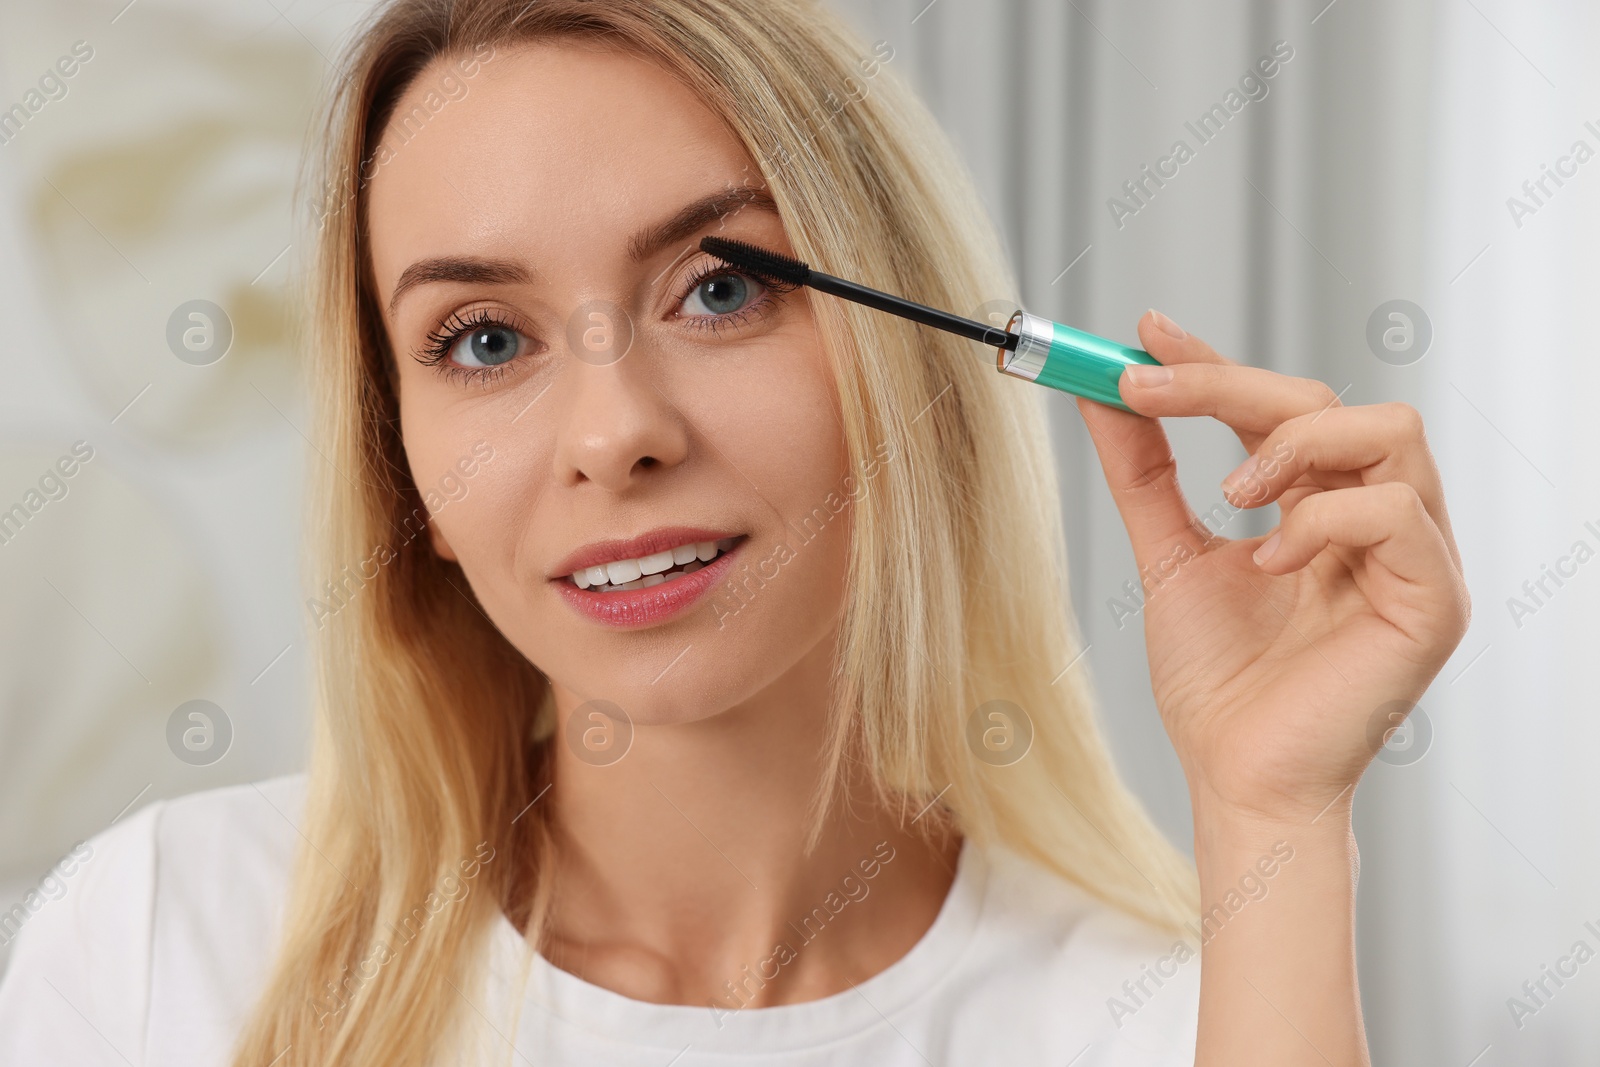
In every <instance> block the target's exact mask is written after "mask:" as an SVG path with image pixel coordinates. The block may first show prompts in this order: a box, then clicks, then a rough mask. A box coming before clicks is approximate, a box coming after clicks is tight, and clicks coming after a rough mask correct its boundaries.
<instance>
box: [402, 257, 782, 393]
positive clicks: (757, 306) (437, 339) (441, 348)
mask: <svg viewBox="0 0 1600 1067" xmlns="http://www.w3.org/2000/svg"><path fill="white" fill-rule="evenodd" d="M724 274H736V275H738V276H739V277H742V278H746V279H749V280H750V281H753V282H755V283H756V284H758V285H760V286H761V288H762V292H761V296H760V297H759V298H758V299H757V300H756V301H755V302H753V303H751V304H749V305H747V306H745V307H742V308H740V309H739V310H738V311H730V312H728V313H727V314H725V315H687V316H684V318H685V319H686V320H689V321H690V322H691V323H692V325H693V328H694V329H697V330H709V331H711V332H712V333H721V332H722V331H723V330H725V329H728V328H729V327H731V326H740V325H743V324H744V323H745V322H748V321H749V320H750V318H751V316H753V315H764V314H766V313H767V312H768V311H769V310H771V307H772V305H773V304H775V303H776V302H777V297H778V295H780V294H782V293H787V292H790V291H791V290H793V289H796V288H799V287H798V286H796V285H795V284H794V283H793V282H786V281H781V280H778V279H775V278H771V279H769V278H760V277H757V276H755V275H753V274H751V273H749V272H747V271H742V270H737V269H735V268H733V267H730V266H728V265H727V264H726V263H723V262H721V261H720V260H708V261H707V262H706V263H704V264H702V265H701V266H700V267H698V268H697V269H696V270H695V272H694V274H693V275H692V276H691V277H690V278H689V280H688V281H687V282H685V283H684V284H683V286H682V287H681V289H680V291H679V293H678V296H677V299H676V300H675V301H674V302H673V306H674V307H679V306H681V305H682V304H683V302H684V301H685V300H687V299H689V295H690V294H691V293H693V292H694V291H695V290H696V289H698V288H699V287H700V286H701V285H702V284H703V283H705V282H706V281H709V280H710V279H712V278H716V277H720V276H721V275H724ZM695 320H702V321H695ZM490 327H495V328H499V329H506V330H515V331H516V332H517V333H518V335H520V336H522V337H523V338H524V339H525V340H527V341H528V342H529V343H530V344H537V342H536V341H534V340H533V338H531V337H528V336H527V334H525V333H523V331H522V330H520V329H518V328H517V326H516V324H515V323H513V322H509V321H507V320H506V319H505V318H504V317H502V316H500V315H497V314H496V313H495V312H494V311H493V310H492V309H490V308H477V309H475V310H473V311H469V312H467V313H466V314H465V315H463V314H461V313H460V312H453V313H452V314H451V315H450V317H449V318H448V319H446V320H445V321H444V322H442V323H440V324H439V326H438V327H437V328H436V329H434V330H432V331H430V332H429V333H428V336H427V337H426V338H425V339H424V343H423V346H422V348H421V350H420V351H418V352H417V353H416V360H417V362H419V363H421V364H423V365H424V366H428V367H436V368H438V371H439V373H441V374H443V375H445V376H446V377H459V378H460V379H462V380H463V381H477V382H481V383H483V384H485V385H487V384H489V383H490V382H492V381H495V380H496V379H498V378H499V377H501V376H502V375H503V374H504V373H505V372H506V370H507V368H509V367H510V366H511V364H512V363H515V362H516V359H511V360H507V361H506V362H505V363H501V364H498V365H496V366H493V367H463V366H461V365H460V364H458V363H456V362H454V361H453V360H451V358H450V353H451V352H452V351H453V350H454V349H455V346H456V344H457V343H458V342H459V341H460V340H461V338H462V337H463V336H465V335H466V334H468V333H471V332H472V331H473V330H482V329H487V328H490ZM518 358H520V357H518Z"/></svg>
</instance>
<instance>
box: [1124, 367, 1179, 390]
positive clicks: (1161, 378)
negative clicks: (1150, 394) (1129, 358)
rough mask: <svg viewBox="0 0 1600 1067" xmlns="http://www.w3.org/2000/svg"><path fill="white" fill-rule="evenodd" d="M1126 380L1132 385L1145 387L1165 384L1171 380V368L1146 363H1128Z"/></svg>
mask: <svg viewBox="0 0 1600 1067" xmlns="http://www.w3.org/2000/svg"><path fill="white" fill-rule="evenodd" d="M1128 380H1129V381H1130V382H1132V383H1133V384H1134V385H1137V386H1140V387H1141V388H1145V389H1148V388H1150V387H1152V386H1156V385H1166V384H1167V383H1168V382H1170V381H1172V368H1171V367H1158V366H1151V365H1150V364H1148V363H1130V364H1128Z"/></svg>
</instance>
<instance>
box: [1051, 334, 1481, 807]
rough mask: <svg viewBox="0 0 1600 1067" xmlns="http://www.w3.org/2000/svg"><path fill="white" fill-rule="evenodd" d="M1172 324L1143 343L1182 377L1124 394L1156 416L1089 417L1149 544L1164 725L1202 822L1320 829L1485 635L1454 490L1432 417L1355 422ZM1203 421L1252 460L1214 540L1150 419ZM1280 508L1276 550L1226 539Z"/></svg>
mask: <svg viewBox="0 0 1600 1067" xmlns="http://www.w3.org/2000/svg"><path fill="white" fill-rule="evenodd" d="M1163 322H1166V323H1167V325H1169V326H1170V325H1171V324H1170V320H1165V317H1164V316H1160V315H1159V313H1157V312H1150V313H1148V314H1146V315H1145V316H1144V317H1143V318H1142V319H1141V320H1140V323H1139V338H1140V340H1141V341H1142V342H1143V343H1144V346H1145V349H1146V351H1148V352H1149V353H1150V354H1151V355H1152V356H1154V357H1155V358H1156V359H1157V360H1159V361H1160V362H1161V363H1162V364H1164V365H1165V366H1163V367H1159V368H1130V370H1129V371H1126V372H1124V373H1123V376H1122V381H1121V394H1122V398H1123V400H1124V402H1126V403H1127V404H1128V406H1129V407H1131V408H1133V409H1134V410H1135V411H1137V412H1139V414H1138V415H1130V414H1128V413H1126V412H1122V411H1118V410H1116V409H1114V408H1110V407H1106V406H1104V405H1101V404H1096V403H1093V402H1091V401H1087V400H1080V401H1079V402H1078V406H1079V408H1080V410H1081V411H1082V412H1083V416H1084V420H1085V422H1086V423H1087V424H1088V427H1089V431H1090V433H1091V435H1092V437H1093V439H1094V443H1095V448H1096V450H1097V451H1098V452H1099V455H1100V462H1101V465H1102V466H1103V467H1104V468H1105V474H1106V479H1107V481H1108V483H1109V484H1110V487H1111V493H1112V496H1113V497H1114V499H1115V500H1116V504H1117V508H1118V510H1119V511H1120V513H1121V515H1122V520H1123V523H1124V524H1125V525H1126V527H1127V530H1128V535H1129V537H1130V538H1131V539H1132V542H1133V551H1134V557H1135V559H1136V560H1137V562H1138V567H1139V573H1140V576H1141V585H1142V586H1143V587H1144V596H1145V607H1144V623H1145V639H1146V644H1147V646H1148V652H1149V658H1150V677H1151V685H1152V688H1153V690H1154V693H1155V700H1156V706H1157V707H1158V708H1159V709H1160V712H1161V716H1162V719H1163V721H1164V722H1165V724H1166V729H1167V732H1168V734H1169V736H1170V737H1171V739H1172V743H1173V745H1174V746H1175V747H1176V749H1177V752H1178V756H1179V759H1180V761H1181V762H1182V764H1183V767H1184V773H1185V774H1186V776H1187V777H1188V781H1189V787H1190V792H1191V795H1192V796H1193V797H1194V799H1195V803H1196V807H1197V810H1198V809H1199V808H1200V807H1201V806H1202V805H1204V806H1207V807H1213V806H1214V807H1217V808H1219V809H1220V810H1221V811H1222V812H1225V813H1228V814H1236V815H1239V816H1241V817H1247V818H1260V819H1265V820H1267V821H1279V820H1282V821H1292V822H1309V821H1310V820H1311V819H1313V818H1315V817H1316V816H1317V815H1318V813H1319V812H1321V811H1322V810H1324V809H1326V808H1327V806H1328V805H1329V804H1330V803H1332V802H1334V801H1335V800H1336V799H1337V798H1339V797H1341V796H1348V795H1349V794H1352V793H1353V792H1354V790H1353V786H1354V785H1355V783H1356V781H1357V780H1358V779H1359V778H1360V776H1361V774H1362V772H1363V771H1364V770H1365V769H1366V767H1367V764H1368V763H1369V762H1370V761H1371V759H1372V757H1373V756H1374V755H1375V754H1376V752H1377V744H1378V743H1381V740H1382V739H1383V736H1384V735H1383V733H1382V730H1381V729H1379V730H1377V732H1376V734H1375V733H1374V731H1373V729H1372V728H1371V727H1372V724H1373V723H1377V724H1378V725H1379V726H1380V727H1391V726H1392V725H1394V721H1391V720H1390V719H1389V718H1388V715H1389V713H1390V710H1391V709H1394V708H1395V707H1397V706H1400V707H1403V708H1405V709H1406V710H1409V707H1410V706H1411V705H1412V704H1414V703H1415V702H1416V701H1417V700H1418V699H1420V697H1421V696H1422V693H1423V691H1424V690H1425V689H1426V688H1427V686H1428V684H1429V683H1430V682H1431V681H1432V679H1433V678H1434V676H1435V675H1436V674H1437V673H1438V672H1439V670H1440V668H1442V667H1443V666H1444V663H1445V661H1446V660H1447V659H1448V658H1449V656H1450V653H1451V651H1452V650H1453V649H1454V648H1455V647H1456V645H1457V644H1458V643H1459V642H1460V640H1461V637H1462V635H1463V634H1464V633H1465V632H1466V627H1467V619H1468V615H1469V605H1468V597H1467V590H1466V585H1465V583H1464V582H1463V580H1462V573H1461V558H1460V554H1459V553H1458V551H1457V549H1456V544H1455V538H1454V537H1453V536H1452V534H1451V531H1450V520H1449V517H1448V515H1447V514H1446V513H1445V506H1444V497H1443V494H1442V491H1441V487H1440V483H1439V472H1438V470H1437V468H1436V467H1435V465H1434V462H1433V456H1432V454H1431V453H1430V452H1429V450H1428V445H1427V442H1426V440H1424V438H1423V431H1422V422H1421V419H1420V418H1419V416H1418V415H1417V412H1416V410H1415V409H1414V408H1411V407H1409V406H1408V405H1405V404H1373V405H1367V406H1361V407H1345V406H1343V405H1341V404H1340V402H1339V399H1338V397H1337V396H1336V395H1335V394H1334V392H1333V390H1332V389H1330V388H1329V387H1328V386H1326V385H1324V384H1323V383H1322V382H1319V381H1315V380H1312V379H1307V378H1291V377H1287V376H1285V375H1282V374H1277V373H1274V372H1273V371H1269V370H1263V369H1260V368H1257V367H1247V366H1241V365H1240V364H1237V363H1235V362H1233V361H1232V360H1229V359H1225V358H1224V357H1222V356H1220V355H1218V354H1217V353H1216V352H1214V351H1212V349H1211V347H1210V346H1209V345H1207V344H1206V343H1205V342H1204V341H1202V340H1200V339H1199V338H1197V337H1193V336H1188V335H1184V334H1183V331H1182V330H1181V329H1180V328H1178V327H1175V326H1173V327H1172V330H1174V331H1176V334H1178V336H1175V335H1174V334H1173V333H1170V332H1168V331H1167V330H1166V329H1164V328H1163V326H1162V323H1163ZM1141 371H1149V372H1154V373H1152V374H1150V377H1151V378H1152V379H1159V378H1161V377H1163V376H1167V375H1170V378H1169V379H1168V380H1166V381H1164V382H1163V381H1159V380H1156V381H1151V382H1148V383H1147V382H1144V381H1141V380H1138V376H1139V375H1140V372H1141ZM1194 415H1209V416H1212V417H1214V418H1216V419H1218V420H1220V421H1222V422H1224V423H1226V424H1227V425H1228V426H1229V427H1230V428H1231V429H1232V430H1233V431H1234V433H1235V434H1237V435H1238V438H1239V440H1240V442H1242V443H1243V445H1244V447H1245V449H1246V450H1247V451H1248V452H1249V453H1250V454H1251V456H1250V459H1248V460H1247V461H1246V465H1245V466H1244V467H1241V468H1240V469H1239V470H1238V471H1236V472H1235V473H1234V474H1233V475H1231V476H1230V480H1231V487H1232V489H1233V491H1232V492H1228V489H1229V488H1230V483H1228V482H1225V484H1224V492H1225V493H1226V496H1225V497H1224V496H1222V495H1219V496H1218V498H1217V499H1216V500H1215V502H1214V505H1216V506H1213V502H1208V503H1207V509H1208V510H1207V512H1206V518H1205V520H1204V521H1202V519H1201V517H1199V516H1197V515H1196V514H1195V511H1194V510H1193V509H1192V508H1191V507H1190V506H1189V504H1188V502H1187V501H1186V500H1185V499H1184V497H1183V494H1182V492H1181V491H1180V489H1179V487H1178V478H1177V466H1176V463H1175V461H1174V459H1173V455H1172V451H1171V448H1170V447H1169V445H1168V443H1167V435H1166V433H1165V432H1164V431H1163V430H1162V428H1161V424H1160V423H1159V422H1158V421H1156V419H1155V418H1146V417H1144V416H1194ZM1252 460H1253V461H1255V462H1256V463H1257V466H1256V467H1255V468H1254V469H1253V470H1247V469H1246V467H1247V466H1248V465H1249V464H1250V462H1251V461H1252ZM1272 501H1277V503H1278V507H1279V511H1280V513H1281V515H1282V522H1281V524H1280V526H1279V527H1278V529H1277V530H1275V531H1274V532H1273V533H1271V534H1270V535H1269V536H1266V537H1256V538H1246V539H1240V540H1229V539H1227V538H1226V537H1221V536H1216V534H1217V533H1224V534H1225V533H1226V532H1227V528H1228V522H1229V520H1230V519H1232V520H1233V521H1234V522H1237V521H1238V520H1237V518H1236V517H1235V516H1236V515H1237V514H1238V509H1239V508H1240V507H1244V508H1254V507H1261V506H1263V505H1265V504H1268V503H1270V502H1272ZM1208 524H1209V526H1208ZM1396 702H1403V704H1400V705H1397V704H1396Z"/></svg>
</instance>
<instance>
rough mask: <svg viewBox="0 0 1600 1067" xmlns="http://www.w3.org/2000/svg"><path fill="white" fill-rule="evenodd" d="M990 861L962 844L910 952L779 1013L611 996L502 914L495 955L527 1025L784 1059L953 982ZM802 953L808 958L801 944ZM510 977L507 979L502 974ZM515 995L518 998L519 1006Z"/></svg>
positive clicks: (665, 1047)
mask: <svg viewBox="0 0 1600 1067" xmlns="http://www.w3.org/2000/svg"><path fill="white" fill-rule="evenodd" d="M989 873H990V872H989V863H988V861H987V858H986V857H985V856H984V854H983V852H982V850H981V849H980V848H978V847H977V846H975V845H974V844H973V843H972V840H971V838H964V839H963V840H962V843H961V852H960V855H959V857H958V859H957V861H956V873H955V877H954V878H953V879H952V881H951V883H950V890H949V892H948V893H947V894H946V895H945V899H944V903H943V904H942V905H940V908H939V913H938V914H937V915H936V916H935V917H934V920H933V922H932V924H931V925H930V926H929V927H928V929H927V931H926V932H924V933H923V935H922V937H921V938H919V939H918V940H917V942H916V943H915V944H914V945H912V946H911V948H910V949H909V950H908V951H907V952H906V954H905V955H903V956H901V957H900V958H899V959H898V960H896V961H894V962H893V963H891V964H890V965H889V966H888V967H886V968H884V969H883V970H882V971H880V972H878V973H877V974H875V975H873V976H872V977H871V978H868V979H867V980H866V981H864V982H860V983H857V984H856V985H855V987H854V988H852V989H847V990H845V991H843V992H840V993H835V994H833V995H831V996H827V997H823V998H821V999H818V1000H808V1001H802V1002H800V1003H797V1004H781V1005H777V1006H775V1007H764V1008H741V1009H735V1008H733V1007H731V1006H728V1007H727V1008H726V1010H719V1011H713V1009H712V1008H711V1006H710V1005H709V1004H705V1005H699V1006H696V1005H690V1004H653V1003H650V1002H648V1001H642V1000H635V999H633V998H631V997H626V996H623V995H622V994H620V993H615V992H613V991H611V990H609V989H606V988H604V987H602V986H598V985H595V984H593V983H591V982H588V981H586V980H584V979H582V978H580V977H578V976H577V975H575V974H572V973H571V972H569V971H564V970H562V969H561V968H559V967H557V966H555V964H553V963H551V962H550V961H549V960H548V959H546V958H545V957H544V955H543V954H542V953H540V952H537V951H535V950H533V948H532V946H530V945H529V944H528V943H527V940H526V939H525V938H524V937H523V936H522V933H521V932H520V931H519V930H518V929H517V928H516V926H515V925H513V924H512V922H511V920H510V919H509V918H508V917H507V916H506V915H505V913H504V912H501V913H500V915H499V920H498V922H497V923H496V925H495V928H494V937H495V942H496V945H495V948H496V951H498V952H505V953H509V954H513V955H512V958H515V959H519V960H520V961H521V962H522V963H523V964H524V967H525V969H523V970H522V973H523V974H525V975H526V979H525V983H524V988H523V991H522V996H521V998H520V1000H521V1001H522V1004H523V1010H522V1012H521V1014H522V1015H523V1017H524V1021H525V1022H526V1021H532V1020H534V1019H539V1018H546V1019H554V1020H559V1021H561V1022H563V1023H566V1024H568V1025H571V1026H574V1027H577V1028H579V1029H582V1030H586V1031H589V1032H591V1033H593V1034H599V1035H604V1036H605V1037H607V1038H609V1039H611V1040H614V1041H622V1042H625V1043H627V1044H631V1045H633V1046H636V1047H639V1048H655V1049H659V1050H661V1051H664V1052H667V1053H668V1054H669V1055H673V1054H679V1053H681V1052H682V1051H683V1049H684V1047H685V1046H686V1045H693V1046H694V1047H695V1048H697V1049H701V1050H704V1051H716V1052H731V1053H738V1052H778V1051H793V1050H798V1049H805V1048H815V1047H817V1046H818V1045H822V1044H826V1043H827V1042H829V1041H835V1040H839V1039H841V1038H844V1037H848V1036H850V1035H852V1034H855V1033H859V1032H860V1031H862V1030H866V1029H869V1028H871V1027H875V1026H884V1025H888V1024H887V1023H886V1021H885V1018H886V1017H887V1016H892V1015H893V1014H894V1013H895V1012H896V1011H898V1010H900V1009H901V1008H903V1007H905V1006H906V1005H908V1004H910V1003H912V1002H914V1001H916V1000H918V999H919V998H921V997H922V996H924V995H925V994H926V993H927V992H928V991H929V990H930V989H932V987H934V986H935V985H937V984H939V983H940V982H942V981H944V980H945V979H947V978H948V977H949V976H950V974H951V973H952V971H953V969H954V966H955V964H956V962H957V961H958V960H959V959H960V957H961V955H962V954H963V952H965V950H966V948H967V946H968V945H969V944H970V942H971V941H972V938H973V934H974V933H975V932H976V930H977V927H978V922H979V919H980V918H981V916H982V913H983V904H984V898H985V895H986V891H987V888H988V883H989ZM798 951H801V952H803V951H804V948H803V947H801V948H800V949H799V950H798ZM502 973H504V972H502ZM516 999H519V998H516V997H515V996H513V1000H516Z"/></svg>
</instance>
